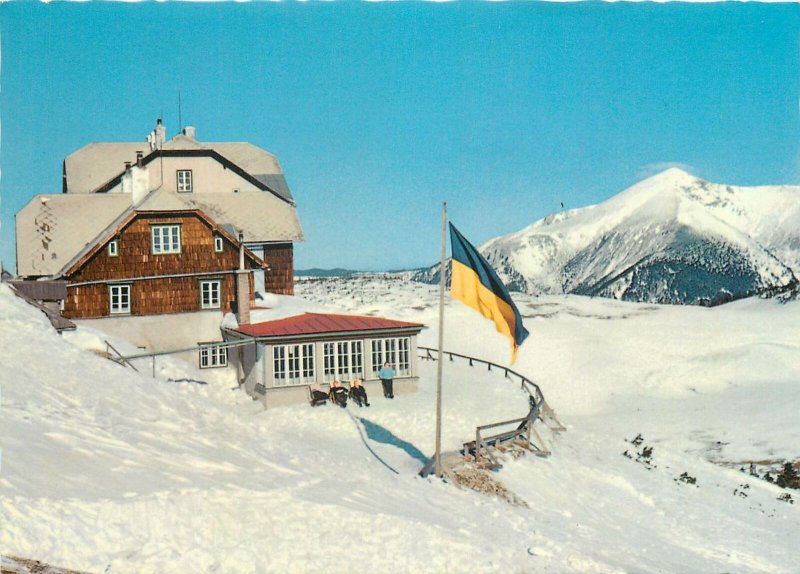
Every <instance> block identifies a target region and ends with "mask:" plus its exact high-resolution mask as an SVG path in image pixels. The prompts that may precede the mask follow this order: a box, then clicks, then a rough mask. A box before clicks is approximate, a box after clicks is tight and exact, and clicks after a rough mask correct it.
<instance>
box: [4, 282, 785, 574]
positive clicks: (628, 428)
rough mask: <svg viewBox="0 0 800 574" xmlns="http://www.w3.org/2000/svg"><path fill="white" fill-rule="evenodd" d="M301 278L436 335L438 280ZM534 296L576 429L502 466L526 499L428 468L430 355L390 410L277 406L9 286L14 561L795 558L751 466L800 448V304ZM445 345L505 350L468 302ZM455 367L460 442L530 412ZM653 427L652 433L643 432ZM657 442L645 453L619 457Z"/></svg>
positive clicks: (594, 562) (686, 563) (336, 301)
mask: <svg viewBox="0 0 800 574" xmlns="http://www.w3.org/2000/svg"><path fill="white" fill-rule="evenodd" d="M298 292H299V294H300V295H301V296H302V298H304V299H306V300H308V301H309V303H307V304H308V305H309V306H315V308H318V307H319V305H325V306H327V307H328V308H329V309H335V310H339V311H346V312H357V313H364V314H367V313H370V314H381V315H384V316H388V317H394V318H398V319H413V320H421V321H423V322H425V323H426V324H428V325H429V326H430V327H431V328H430V329H428V330H426V331H423V334H422V336H421V344H423V345H425V344H427V345H432V344H433V343H434V341H435V340H436V335H437V334H436V331H435V326H436V320H435V318H436V308H435V302H436V301H437V294H436V291H435V289H433V288H431V287H430V286H427V285H421V284H419V283H409V282H405V281H399V280H391V279H386V280H385V279H383V278H380V277H377V278H376V277H356V278H349V279H335V280H322V281H315V282H308V283H304V284H302V285H300V286H299V287H298ZM271 303H272V304H274V305H275V306H276V307H281V306H286V307H287V308H291V309H292V310H293V309H301V308H302V307H303V305H304V303H303V301H302V299H300V298H298V299H296V300H293V301H291V302H288V301H286V300H285V299H284V298H273V299H271ZM518 303H519V304H520V307H521V310H522V312H523V315H524V316H525V321H526V326H527V327H528V328H529V329H530V330H531V333H532V334H531V337H530V338H529V340H528V341H527V342H526V343H525V345H524V346H523V347H522V349H521V351H520V358H519V361H518V362H517V364H516V365H515V366H514V368H516V369H518V370H519V371H521V372H523V373H526V374H527V375H528V376H530V377H532V378H534V379H535V380H536V381H537V382H538V383H539V384H540V385H541V387H542V389H543V391H544V393H545V395H546V396H547V398H548V401H549V402H550V404H551V405H552V406H553V407H554V408H555V409H556V411H557V413H558V415H559V417H560V418H561V420H562V422H564V423H565V424H566V425H567V426H568V428H569V430H568V431H567V432H566V433H562V434H560V435H557V436H552V435H550V434H548V433H547V432H546V431H543V433H544V434H543V436H544V439H545V441H546V442H547V443H548V446H550V447H551V448H552V450H553V454H552V456H550V457H549V458H547V459H539V458H536V457H523V458H521V459H519V460H516V461H511V460H509V461H507V462H506V464H505V466H504V468H503V469H502V470H500V471H499V472H497V473H495V475H494V476H495V478H496V479H498V480H500V481H502V482H503V483H504V484H505V485H506V486H507V487H508V488H510V489H512V490H513V491H514V492H515V493H516V494H517V495H518V496H519V497H520V498H521V499H523V500H524V501H525V502H526V503H527V507H515V506H510V505H508V504H507V503H505V502H503V501H500V500H496V499H492V498H488V497H485V496H483V495H479V494H477V493H473V492H470V491H462V490H458V489H457V488H455V487H454V486H452V485H450V484H442V483H440V482H438V481H437V480H423V479H420V478H418V477H417V476H416V471H417V470H418V469H419V467H420V464H421V463H420V461H419V460H418V453H419V452H421V453H425V454H430V453H431V452H432V450H433V443H434V417H433V414H434V410H435V407H434V393H433V388H434V383H435V372H436V369H435V364H433V363H430V362H427V361H424V362H421V364H420V368H421V373H422V379H421V381H420V391H419V392H418V393H417V394H415V395H413V396H404V397H398V398H397V399H395V400H394V401H386V400H381V398H380V397H373V398H372V403H373V406H372V407H370V408H369V409H361V410H359V409H358V407H354V406H353V405H351V406H349V407H348V409H345V410H343V409H338V408H336V407H324V408H317V409H312V408H310V407H307V406H297V407H290V408H283V409H274V410H270V411H263V410H262V409H261V408H260V407H259V406H258V404H257V403H254V402H252V401H250V400H249V399H248V398H247V397H245V396H243V394H242V393H241V391H239V390H232V389H231V384H230V383H226V382H224V380H223V377H219V382H216V383H214V382H211V384H208V385H195V384H176V383H168V382H166V381H165V380H163V379H161V378H159V379H152V378H150V377H148V376H146V375H140V374H137V373H135V372H133V371H131V370H129V369H125V368H123V367H120V366H118V365H116V364H114V363H111V362H109V361H107V360H105V359H103V358H101V357H99V356H97V354H96V353H93V352H91V351H87V350H85V347H91V346H92V345H91V344H89V343H87V341H89V340H91V339H92V338H93V336H92V334H91V333H89V334H83V335H80V334H79V335H78V336H74V337H70V338H69V339H66V340H65V339H62V338H61V337H59V336H58V335H56V334H54V333H53V332H52V331H51V329H50V327H49V324H48V323H47V321H46V320H45V319H44V318H43V316H41V314H40V313H39V312H38V311H36V310H34V309H32V308H30V307H28V306H27V305H25V304H24V303H22V302H21V301H20V300H18V299H16V298H14V297H13V295H11V294H10V292H9V290H8V289H7V288H6V287H5V286H0V365H2V366H1V367H0V390H1V391H2V398H0V447H2V466H0V554H3V553H8V554H12V555H18V556H28V557H32V558H37V559H41V560H45V561H48V562H51V563H54V564H60V565H63V566H65V567H71V568H75V569H80V570H87V571H91V572H98V573H99V572H111V573H117V572H135V573H147V572H154V573H155V572H158V573H165V572H166V573H169V572H178V573H184V572H225V573H237V572H353V571H365V572H393V573H395V572H436V573H439V572H470V573H474V572H503V573H506V572H557V573H561V572H567V573H570V572H575V573H588V572H643V573H646V572H726V571H727V572H744V573H747V572H786V573H789V572H794V571H796V570H797V562H796V557H795V556H796V552H795V545H796V540H797V537H798V534H800V508H798V507H799V506H800V505H799V504H795V505H790V504H788V503H785V502H781V501H778V500H777V498H778V497H779V496H780V495H781V494H782V491H781V489H779V488H777V487H776V486H774V485H770V484H768V483H766V482H765V481H763V480H760V479H757V478H754V477H750V476H748V475H746V474H743V473H740V472H739V471H738V470H736V469H737V468H738V467H739V465H741V464H742V463H746V462H747V461H753V460H754V461H783V460H798V459H800V451H798V445H800V429H799V428H798V427H799V426H800V425H799V424H798V419H797V416H796V413H797V411H798V407H800V385H798V384H797V381H798V380H800V360H799V357H800V343H798V340H797V328H796V325H797V324H798V321H800V305H798V304H796V303H789V304H786V305H779V304H776V303H774V302H771V301H761V300H753V301H750V300H748V301H740V302H737V303H734V304H731V305H726V306H724V307H720V308H715V309H703V308H681V307H663V306H656V305H641V304H631V303H622V302H614V301H608V300H600V299H586V298H582V297H572V296H570V297H549V298H544V299H536V298H530V297H520V298H519V300H518ZM276 311H280V309H276ZM732 334H733V335H734V336H731V335H732ZM445 339H446V345H447V347H448V348H450V349H452V350H454V351H459V352H462V353H468V354H472V355H475V356H480V357H483V358H486V359H489V360H493V361H495V362H500V363H503V362H505V361H507V360H508V356H509V349H508V347H507V342H506V341H505V340H504V339H503V338H502V337H500V336H499V335H497V334H496V333H494V332H493V329H492V326H491V325H490V324H488V322H487V321H485V320H483V319H482V318H481V317H479V316H478V315H477V314H476V313H474V312H473V311H472V310H470V309H468V308H466V307H464V306H463V305H460V304H458V303H455V302H449V303H448V305H447V317H446V321H445ZM178 369H179V365H177V363H175V364H172V365H170V368H169V372H170V376H173V377H174V376H175V375H176V374H177V373H176V371H177V370H178ZM185 369H186V371H185V373H186V375H187V376H191V377H196V376H199V375H200V374H198V373H196V372H194V371H193V370H192V369H191V368H189V367H185ZM444 372H445V381H444V397H443V403H444V444H445V448H446V449H455V448H457V447H458V446H459V445H460V443H461V442H462V441H465V440H469V439H470V438H471V436H472V435H473V434H474V427H475V426H476V425H478V424H486V423H489V422H495V421H498V420H503V419H505V418H511V417H515V416H522V415H524V414H525V412H526V408H525V397H524V395H523V394H522V393H521V391H520V390H519V389H518V387H517V386H516V385H513V384H511V383H510V382H509V381H508V380H505V379H504V378H503V377H502V375H501V374H499V373H495V372H494V371H493V372H492V373H488V372H486V371H485V370H484V369H476V368H470V367H469V366H468V365H467V364H465V363H458V362H453V363H451V362H449V361H448V362H447V363H446V364H445V370H444ZM206 373H207V372H205V373H202V374H206ZM368 428H372V429H375V428H378V429H382V431H383V436H384V439H383V440H384V441H385V440H386V437H389V440H388V443H387V442H380V441H379V440H376V439H374V438H373V439H370V438H365V437H366V436H367V432H366V431H367V430H368ZM637 434H642V436H643V437H644V443H643V444H642V445H640V446H638V447H635V446H633V445H631V444H630V443H629V442H626V439H628V440H630V439H632V438H633V437H635V436H636V435H637ZM367 446H369V447H370V449H371V450H370V449H368V448H367ZM642 446H652V447H653V449H654V450H653V455H652V457H651V458H650V462H649V463H648V465H647V466H646V465H644V464H642V463H640V462H636V461H635V460H634V459H629V458H627V457H625V456H623V455H622V454H621V453H622V452H623V451H626V450H628V451H629V453H633V454H634V455H635V452H636V450H637V449H641V448H642ZM373 452H374V453H375V454H377V455H378V456H380V457H381V458H382V460H383V462H385V463H386V464H388V465H389V466H391V467H393V468H394V469H395V470H396V471H397V472H398V474H395V473H394V472H392V471H391V470H389V469H388V468H387V466H386V465H385V464H383V463H382V462H381V461H379V460H378V459H377V458H376V456H375V455H374V454H373ZM683 472H686V473H688V475H691V476H692V477H694V478H696V480H697V484H696V485H694V486H693V485H689V484H686V483H684V482H681V481H676V478H678V477H679V476H680V475H681V473H683ZM742 493H744V494H745V495H746V496H742V495H741V494H742ZM795 498H798V497H797V496H796V497H795Z"/></svg>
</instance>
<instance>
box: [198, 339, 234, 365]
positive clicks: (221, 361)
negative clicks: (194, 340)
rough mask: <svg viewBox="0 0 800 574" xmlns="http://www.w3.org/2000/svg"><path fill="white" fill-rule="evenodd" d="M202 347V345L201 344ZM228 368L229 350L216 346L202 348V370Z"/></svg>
mask: <svg viewBox="0 0 800 574" xmlns="http://www.w3.org/2000/svg"><path fill="white" fill-rule="evenodd" d="M200 344H201V345H202V343H200ZM227 366H228V349H227V348H226V347H223V346H220V345H215V346H210V345H209V346H206V347H200V368H201V369H212V368H214V367H227Z"/></svg>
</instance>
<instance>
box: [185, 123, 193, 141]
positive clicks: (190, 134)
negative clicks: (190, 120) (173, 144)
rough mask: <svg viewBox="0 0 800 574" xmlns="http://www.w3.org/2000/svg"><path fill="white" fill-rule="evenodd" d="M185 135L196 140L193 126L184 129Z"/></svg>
mask: <svg viewBox="0 0 800 574" xmlns="http://www.w3.org/2000/svg"><path fill="white" fill-rule="evenodd" d="M183 135H185V136H186V137H187V138H189V139H192V140H193V139H194V127H193V126H186V127H185V128H183Z"/></svg>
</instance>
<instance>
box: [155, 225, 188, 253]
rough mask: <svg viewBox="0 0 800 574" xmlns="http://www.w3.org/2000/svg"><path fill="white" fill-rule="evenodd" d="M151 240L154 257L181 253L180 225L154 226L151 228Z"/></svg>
mask: <svg viewBox="0 0 800 574" xmlns="http://www.w3.org/2000/svg"><path fill="white" fill-rule="evenodd" d="M150 238H151V245H152V251H153V254H154V255H159V254H162V253H180V252H181V226H180V225H177V224H170V225H152V226H151V227H150Z"/></svg>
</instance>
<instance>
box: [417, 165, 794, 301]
mask: <svg viewBox="0 0 800 574" xmlns="http://www.w3.org/2000/svg"><path fill="white" fill-rule="evenodd" d="M479 249H480V251H481V252H482V253H483V255H484V256H485V257H486V258H487V259H488V260H489V262H490V263H491V264H492V265H493V266H494V268H495V269H496V270H497V271H498V274H499V275H500V277H501V279H503V281H504V282H506V284H507V285H508V286H509V288H510V289H513V290H517V291H523V292H527V293H532V294H540V293H541V294H558V293H575V294H580V295H590V296H599V297H608V298H614V299H621V300H626V301H641V302H652V303H672V304H708V305H713V304H719V303H723V302H726V301H729V300H733V299H739V298H742V297H748V296H751V295H756V294H768V295H770V294H777V293H784V294H786V293H789V294H792V295H793V296H796V295H797V292H798V279H797V277H798V272H800V186H759V187H737V186H730V185H722V184H716V183H711V182H708V181H704V180H702V179H699V178H697V177H695V176H693V175H691V174H688V173H686V172H684V171H682V170H680V169H677V168H672V169H669V170H667V171H664V172H662V173H660V174H658V175H655V176H653V177H650V178H648V179H645V180H643V181H641V182H639V183H637V184H635V185H633V186H632V187H630V188H628V189H626V190H625V191H623V192H621V193H619V194H617V195H616V196H614V197H612V198H610V199H609V200H607V201H605V202H603V203H600V204H597V205H593V206H589V207H584V208H580V209H573V210H569V211H564V212H561V213H556V214H552V215H549V216H547V217H545V218H544V219H541V220H539V221H537V222H535V223H533V224H532V225H529V226H528V227H526V228H524V229H522V230H520V231H518V232H516V233H511V234H509V235H505V236H502V237H497V238H495V239H492V240H490V241H487V242H486V243H484V244H483V245H481V246H480V247H479ZM415 278H416V279H418V280H421V281H426V282H429V281H436V280H438V265H437V266H434V267H431V268H428V269H426V270H423V271H420V272H418V273H416V275H415Z"/></svg>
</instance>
